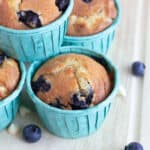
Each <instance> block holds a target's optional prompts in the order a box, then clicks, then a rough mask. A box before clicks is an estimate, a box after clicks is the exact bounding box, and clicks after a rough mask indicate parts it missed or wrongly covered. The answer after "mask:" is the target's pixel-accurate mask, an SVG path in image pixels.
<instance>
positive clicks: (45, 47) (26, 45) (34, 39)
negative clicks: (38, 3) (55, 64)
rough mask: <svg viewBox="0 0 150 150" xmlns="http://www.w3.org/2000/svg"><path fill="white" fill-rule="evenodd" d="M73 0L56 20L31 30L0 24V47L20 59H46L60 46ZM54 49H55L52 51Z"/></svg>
mask: <svg viewBox="0 0 150 150" xmlns="http://www.w3.org/2000/svg"><path fill="white" fill-rule="evenodd" d="M73 2H74V1H73V0H70V2H69V6H68V8H67V9H66V11H65V12H64V13H63V14H62V16H60V17H59V18H58V19H57V20H56V21H54V22H52V23H50V24H49V25H46V26H43V27H41V28H37V29H32V30H15V29H10V28H6V27H3V26H0V48H1V49H3V50H4V51H5V52H6V53H7V54H8V55H10V56H13V57H15V58H16V59H18V60H20V61H35V60H42V59H46V58H47V57H48V56H50V55H52V54H55V52H56V50H57V49H58V48H59V47H60V46H61V44H62V42H63V39H64V35H65V33H66V31H67V27H68V17H69V15H70V14H71V12H72V8H73ZM54 50H55V51H54Z"/></svg>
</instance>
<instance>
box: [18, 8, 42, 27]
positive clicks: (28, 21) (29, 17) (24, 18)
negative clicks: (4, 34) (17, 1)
mask: <svg viewBox="0 0 150 150" xmlns="http://www.w3.org/2000/svg"><path fill="white" fill-rule="evenodd" d="M17 15H18V17H19V21H21V22H23V23H24V24H25V25H26V26H28V27H30V28H38V27H41V26H42V23H41V21H40V18H39V15H38V14H36V13H35V12H33V11H31V10H27V11H23V10H22V11H19V12H18V13H17Z"/></svg>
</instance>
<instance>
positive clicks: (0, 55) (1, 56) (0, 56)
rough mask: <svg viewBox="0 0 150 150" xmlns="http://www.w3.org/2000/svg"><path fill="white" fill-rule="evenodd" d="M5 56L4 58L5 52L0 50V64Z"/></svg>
mask: <svg viewBox="0 0 150 150" xmlns="http://www.w3.org/2000/svg"><path fill="white" fill-rule="evenodd" d="M5 58H6V54H5V53H4V52H0V65H1V64H2V63H3V61H4V60H5Z"/></svg>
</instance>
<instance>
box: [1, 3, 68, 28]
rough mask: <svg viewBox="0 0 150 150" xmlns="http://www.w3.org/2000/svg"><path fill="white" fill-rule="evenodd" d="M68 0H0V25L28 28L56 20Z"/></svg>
mask: <svg viewBox="0 0 150 150" xmlns="http://www.w3.org/2000/svg"><path fill="white" fill-rule="evenodd" d="M68 3H69V0H0V25H2V26H5V27H9V28H13V29H30V28H37V27H41V26H43V25H47V24H49V23H50V22H52V21H54V20H56V19H57V18H58V17H60V15H61V14H62V12H63V11H65V9H66V8H67V6H68Z"/></svg>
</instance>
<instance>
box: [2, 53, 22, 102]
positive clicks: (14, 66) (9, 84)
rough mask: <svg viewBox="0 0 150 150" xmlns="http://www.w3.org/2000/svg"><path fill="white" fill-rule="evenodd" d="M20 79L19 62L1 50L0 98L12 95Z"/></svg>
mask: <svg viewBox="0 0 150 150" xmlns="http://www.w3.org/2000/svg"><path fill="white" fill-rule="evenodd" d="M19 79H20V70H19V66H18V63H17V62H16V61H15V60H14V59H12V58H8V57H7V56H6V55H5V54H4V53H2V52H1V51H0V100H2V99H3V98H5V97H7V96H8V95H10V94H11V93H12V92H13V90H14V89H15V88H16V86H17V84H18V82H19Z"/></svg>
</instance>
